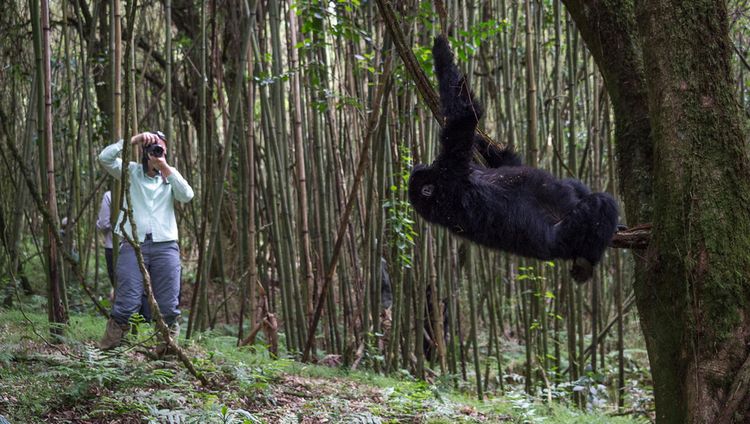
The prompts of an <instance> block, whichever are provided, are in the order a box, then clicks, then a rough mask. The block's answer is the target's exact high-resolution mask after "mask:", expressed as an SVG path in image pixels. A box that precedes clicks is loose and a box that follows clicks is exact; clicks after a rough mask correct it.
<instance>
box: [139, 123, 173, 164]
mask: <svg viewBox="0 0 750 424" xmlns="http://www.w3.org/2000/svg"><path fill="white" fill-rule="evenodd" d="M151 134H154V135H156V136H157V137H159V139H161V140H162V141H163V142H165V143H166V142H167V138H166V136H165V135H164V133H163V132H161V131H151ZM149 155H151V157H155V158H160V157H162V156H164V155H165V152H164V147H162V146H160V145H158V144H156V143H154V144H150V145H148V146H146V147H144V148H143V154H142V155H141V164H142V165H143V173H144V174H145V173H147V172H148V171H149V169H148V161H149Z"/></svg>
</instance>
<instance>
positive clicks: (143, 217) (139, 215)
mask: <svg viewBox="0 0 750 424" xmlns="http://www.w3.org/2000/svg"><path fill="white" fill-rule="evenodd" d="M122 143H123V141H122V140H120V141H118V142H117V143H114V144H110V145H109V146H107V147H105V148H104V150H102V152H101V153H100V154H99V163H100V164H101V165H102V166H103V167H104V169H106V170H107V173H109V174H110V175H112V176H113V177H115V178H117V179H120V176H121V175H122V159H120V158H119V154H120V152H121V151H122ZM128 170H129V173H130V199H131V201H132V202H133V217H134V219H135V223H136V225H137V228H138V241H139V242H141V243H143V241H144V240H145V238H146V234H149V233H150V234H151V237H152V239H153V241H154V242H162V241H172V240H177V239H178V234H177V220H176V219H175V216H174V201H175V200H177V201H178V202H181V203H187V202H189V201H190V200H191V199H192V198H193V189H192V188H191V187H190V184H188V182H187V181H185V179H184V178H183V177H182V175H180V173H179V172H177V170H176V169H174V168H171V171H172V173H171V174H170V175H169V176H168V177H167V178H166V181H164V179H163V178H162V176H161V175H156V176H155V177H149V176H148V174H146V173H144V172H143V166H142V165H141V164H140V163H136V162H130V163H128ZM124 219H125V216H124V213H123V212H120V215H119V217H118V218H117V225H115V228H114V231H115V233H116V234H118V235H120V236H122V232H121V230H120V223H121V222H123V220H124ZM125 232H126V233H128V235H131V234H132V232H131V226H130V223H129V222H126V223H125Z"/></svg>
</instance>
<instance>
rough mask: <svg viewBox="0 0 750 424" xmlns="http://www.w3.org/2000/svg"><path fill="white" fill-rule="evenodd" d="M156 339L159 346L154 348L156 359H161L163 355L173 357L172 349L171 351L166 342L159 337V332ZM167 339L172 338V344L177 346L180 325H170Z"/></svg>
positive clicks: (177, 323)
mask: <svg viewBox="0 0 750 424" xmlns="http://www.w3.org/2000/svg"><path fill="white" fill-rule="evenodd" d="M156 337H157V339H158V340H159V344H158V345H157V346H156V349H155V350H154V353H155V354H156V356H158V357H160V358H161V357H163V356H165V355H174V354H175V352H174V349H171V348H170V347H169V346H168V345H167V342H166V341H165V340H164V338H163V337H162V335H161V332H159V333H157V335H156ZM169 337H171V338H172V341H173V342H174V344H177V338H178V337H180V323H179V322H175V323H173V324H172V325H170V326H169Z"/></svg>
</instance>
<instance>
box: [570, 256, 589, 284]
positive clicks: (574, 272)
mask: <svg viewBox="0 0 750 424" xmlns="http://www.w3.org/2000/svg"><path fill="white" fill-rule="evenodd" d="M570 275H571V277H573V279H574V280H576V282H577V283H579V284H580V283H585V282H586V281H588V280H589V279H591V277H592V276H593V275H594V266H593V265H592V264H591V262H589V261H588V259H584V258H575V259H574V260H573V266H572V267H571V268H570Z"/></svg>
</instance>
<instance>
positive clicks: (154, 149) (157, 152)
mask: <svg viewBox="0 0 750 424" xmlns="http://www.w3.org/2000/svg"><path fill="white" fill-rule="evenodd" d="M146 154H149V155H151V156H153V157H155V158H160V157H161V156H162V155H163V154H164V148H163V147H161V146H160V145H158V144H152V145H150V146H148V147H146Z"/></svg>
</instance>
